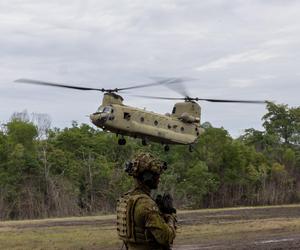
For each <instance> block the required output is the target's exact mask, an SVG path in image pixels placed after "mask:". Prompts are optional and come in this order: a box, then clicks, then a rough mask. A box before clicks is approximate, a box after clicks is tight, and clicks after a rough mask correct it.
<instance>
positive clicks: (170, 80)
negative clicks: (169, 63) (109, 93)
mask: <svg viewBox="0 0 300 250" xmlns="http://www.w3.org/2000/svg"><path fill="white" fill-rule="evenodd" d="M182 81H184V80H183V79H182V78H164V79H161V80H158V81H155V82H152V83H146V84H141V85H136V86H131V87H125V88H118V91H122V90H128V89H138V88H146V87H151V86H157V85H169V84H175V83H179V82H182Z"/></svg>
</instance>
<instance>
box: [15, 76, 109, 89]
mask: <svg viewBox="0 0 300 250" xmlns="http://www.w3.org/2000/svg"><path fill="white" fill-rule="evenodd" d="M15 82H18V83H29V84H35V85H44V86H51V87H59V88H68V89H77V90H95V91H101V92H105V89H103V88H102V89H98V88H89V87H80V86H72V85H66V84H60V83H53V82H44V81H38V80H32V79H24V78H21V79H18V80H15Z"/></svg>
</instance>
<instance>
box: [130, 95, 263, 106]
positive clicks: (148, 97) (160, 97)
mask: <svg viewBox="0 0 300 250" xmlns="http://www.w3.org/2000/svg"><path fill="white" fill-rule="evenodd" d="M133 96H136V97H142V98H147V99H160V100H185V101H207V102H220V103H249V104H265V103H266V102H267V101H258V100H226V99H208V98H198V97H195V98H192V97H186V98H184V97H162V96H145V95H133Z"/></svg>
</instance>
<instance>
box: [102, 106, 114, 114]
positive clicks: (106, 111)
mask: <svg viewBox="0 0 300 250" xmlns="http://www.w3.org/2000/svg"><path fill="white" fill-rule="evenodd" d="M102 112H103V113H112V107H104V109H103V111H102Z"/></svg>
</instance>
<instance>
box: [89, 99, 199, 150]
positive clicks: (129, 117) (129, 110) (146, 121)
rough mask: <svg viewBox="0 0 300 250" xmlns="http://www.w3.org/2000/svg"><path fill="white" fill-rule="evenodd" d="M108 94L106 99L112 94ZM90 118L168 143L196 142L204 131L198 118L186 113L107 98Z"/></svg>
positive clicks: (111, 128) (128, 133) (105, 127)
mask: <svg viewBox="0 0 300 250" xmlns="http://www.w3.org/2000/svg"><path fill="white" fill-rule="evenodd" d="M109 95H110V94H107V96H106V99H107V98H110V97H109ZM114 95H115V94H114ZM116 96H117V95H115V97H116ZM173 111H174V110H173ZM90 118H91V121H92V123H93V124H95V125H96V126H97V127H100V128H102V129H103V130H105V131H110V132H112V133H116V134H117V135H121V136H130V137H134V138H141V139H143V140H149V141H154V142H159V143H162V144H166V145H167V144H184V145H188V144H193V143H195V142H196V141H197V138H198V137H199V135H200V133H201V128H200V123H199V120H195V121H193V120H192V119H189V117H188V115H187V114H185V115H184V116H182V117H181V118H178V117H176V116H174V114H167V115H162V114H158V113H154V112H150V111H146V110H144V109H138V108H135V107H130V106H126V105H123V104H122V100H121V102H118V101H117V102H114V103H111V102H109V101H107V100H105V99H104V101H103V103H102V105H101V106H100V107H99V108H98V110H97V112H95V113H94V114H92V115H91V116H90Z"/></svg>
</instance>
